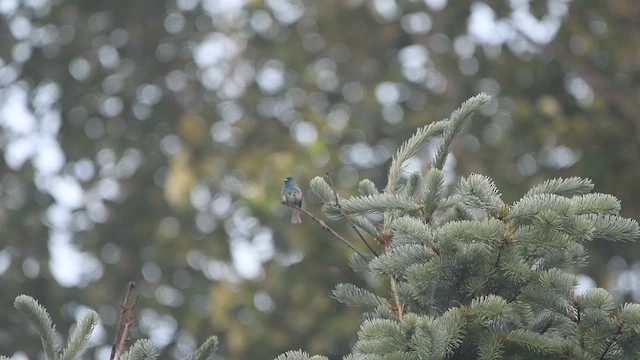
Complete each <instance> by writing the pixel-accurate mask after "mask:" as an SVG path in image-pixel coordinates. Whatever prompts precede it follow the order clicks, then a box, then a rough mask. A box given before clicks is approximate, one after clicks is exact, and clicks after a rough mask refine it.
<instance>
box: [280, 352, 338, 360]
mask: <svg viewBox="0 0 640 360" xmlns="http://www.w3.org/2000/svg"><path fill="white" fill-rule="evenodd" d="M275 360H328V359H327V358H326V357H324V356H320V355H315V356H311V357H309V354H307V353H306V352H304V351H302V350H292V351H287V352H286V353H284V354H282V355H280V356H278V357H277V358H276V359H275Z"/></svg>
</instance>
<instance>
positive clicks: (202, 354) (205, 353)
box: [184, 336, 218, 360]
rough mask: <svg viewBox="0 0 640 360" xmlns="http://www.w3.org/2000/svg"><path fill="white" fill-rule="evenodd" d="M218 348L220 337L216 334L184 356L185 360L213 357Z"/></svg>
mask: <svg viewBox="0 0 640 360" xmlns="http://www.w3.org/2000/svg"><path fill="white" fill-rule="evenodd" d="M217 349H218V338H217V337H215V336H211V337H209V338H208V339H207V340H205V342H204V343H203V344H202V345H200V347H199V348H197V349H196V351H194V352H193V353H191V354H190V355H189V356H187V357H186V358H184V360H206V359H210V358H211V357H213V355H214V354H215V352H216V351H217Z"/></svg>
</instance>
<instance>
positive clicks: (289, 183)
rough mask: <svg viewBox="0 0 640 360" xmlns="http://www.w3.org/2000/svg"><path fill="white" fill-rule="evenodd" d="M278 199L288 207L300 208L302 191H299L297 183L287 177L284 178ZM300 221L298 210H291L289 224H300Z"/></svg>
mask: <svg viewBox="0 0 640 360" xmlns="http://www.w3.org/2000/svg"><path fill="white" fill-rule="evenodd" d="M280 198H281V199H282V202H284V203H285V204H289V205H295V206H298V207H300V206H302V190H300V186H298V183H296V181H295V180H294V179H293V178H292V177H291V176H287V177H286V178H284V184H283V185H282V190H281V191H280ZM301 222H302V220H300V210H298V209H292V211H291V223H292V224H300V223H301Z"/></svg>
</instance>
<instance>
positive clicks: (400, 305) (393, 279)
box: [391, 275, 404, 322]
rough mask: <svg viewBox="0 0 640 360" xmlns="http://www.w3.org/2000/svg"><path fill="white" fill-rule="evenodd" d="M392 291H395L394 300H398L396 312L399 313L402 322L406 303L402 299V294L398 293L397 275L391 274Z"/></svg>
mask: <svg viewBox="0 0 640 360" xmlns="http://www.w3.org/2000/svg"><path fill="white" fill-rule="evenodd" d="M391 292H392V293H393V300H394V301H395V302H396V312H397V313H398V320H400V322H402V316H403V314H404V304H403V303H402V301H400V295H399V294H398V281H397V279H396V277H395V275H392V276H391Z"/></svg>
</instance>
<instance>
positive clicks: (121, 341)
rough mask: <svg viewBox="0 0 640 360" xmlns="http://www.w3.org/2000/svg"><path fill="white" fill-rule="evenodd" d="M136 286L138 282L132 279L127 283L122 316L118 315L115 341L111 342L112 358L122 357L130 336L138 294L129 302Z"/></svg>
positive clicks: (111, 359)
mask: <svg viewBox="0 0 640 360" xmlns="http://www.w3.org/2000/svg"><path fill="white" fill-rule="evenodd" d="M135 287H136V284H135V283H134V282H133V281H130V282H129V284H128V285H127V293H126V294H125V296H124V301H123V302H122V304H120V316H119V317H118V325H117V327H116V335H115V337H114V339H113V343H112V344H111V356H110V357H109V359H110V360H118V359H120V355H122V352H123V350H124V345H125V343H126V341H127V339H128V338H129V329H130V328H131V325H133V322H134V316H133V309H134V308H135V307H136V304H137V303H138V297H137V296H136V298H135V299H133V301H132V302H131V303H129V295H131V292H132V291H133V289H135Z"/></svg>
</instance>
